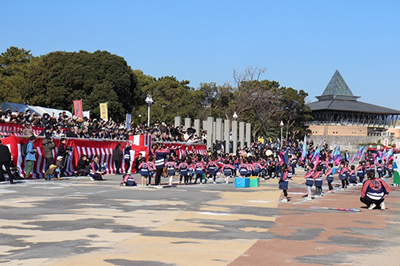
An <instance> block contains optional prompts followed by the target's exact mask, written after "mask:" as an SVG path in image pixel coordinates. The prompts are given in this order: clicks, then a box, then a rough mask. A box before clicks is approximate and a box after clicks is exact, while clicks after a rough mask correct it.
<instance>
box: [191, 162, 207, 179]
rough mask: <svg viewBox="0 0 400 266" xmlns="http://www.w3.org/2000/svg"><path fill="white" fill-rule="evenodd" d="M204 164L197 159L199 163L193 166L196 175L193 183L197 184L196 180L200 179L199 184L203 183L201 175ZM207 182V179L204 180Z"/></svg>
mask: <svg viewBox="0 0 400 266" xmlns="http://www.w3.org/2000/svg"><path fill="white" fill-rule="evenodd" d="M204 170H205V167H204V163H203V160H202V158H199V161H198V162H197V163H195V165H194V171H195V173H196V179H195V180H194V183H195V184H197V179H200V183H199V184H202V183H203V175H204ZM206 182H207V179H206V180H205V183H206Z"/></svg>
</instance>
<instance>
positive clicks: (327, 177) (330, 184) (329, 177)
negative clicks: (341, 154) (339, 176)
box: [325, 163, 334, 193]
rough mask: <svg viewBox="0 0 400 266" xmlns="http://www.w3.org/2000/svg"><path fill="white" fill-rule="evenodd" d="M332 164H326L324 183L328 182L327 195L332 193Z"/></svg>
mask: <svg viewBox="0 0 400 266" xmlns="http://www.w3.org/2000/svg"><path fill="white" fill-rule="evenodd" d="M332 168H333V163H328V169H327V170H326V172H325V175H326V181H328V191H327V193H332V192H333V191H334V190H333V186H332V182H333V178H334V177H333V169H332Z"/></svg>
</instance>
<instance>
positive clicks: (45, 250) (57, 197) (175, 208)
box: [0, 172, 400, 266]
mask: <svg viewBox="0 0 400 266" xmlns="http://www.w3.org/2000/svg"><path fill="white" fill-rule="evenodd" d="M106 178H107V180H104V181H91V180H90V179H89V178H88V177H79V178H75V177H70V178H65V179H64V180H61V181H58V180H57V181H44V180H22V181H19V182H18V183H17V184H14V185H10V184H9V183H7V182H1V183H0V199H1V200H0V206H1V208H0V221H1V222H0V264H4V265H228V264H229V265H377V264H379V265H380V266H382V265H398V264H399V263H398V262H399V261H400V255H399V254H400V252H398V251H399V248H398V245H399V243H400V234H399V233H400V230H399V229H398V225H399V223H400V216H399V213H400V201H399V198H400V193H399V191H398V189H397V188H393V191H392V193H391V194H390V195H389V197H388V199H387V204H386V206H387V210H385V211H382V210H372V211H370V210H367V209H366V208H361V207H362V204H361V203H360V202H359V194H360V193H359V191H360V188H361V187H349V188H348V189H347V190H345V191H337V192H335V193H331V194H326V195H325V196H324V197H323V198H317V199H314V200H312V201H305V200H303V196H304V195H305V191H306V188H305V186H304V185H303V183H304V179H303V177H302V173H301V172H300V175H296V176H295V177H294V179H293V180H292V181H291V182H290V189H289V197H291V200H290V201H289V202H288V203H280V202H279V198H280V195H281V191H280V190H278V188H277V187H278V185H277V179H272V180H266V181H261V184H260V187H259V188H245V189H237V188H234V184H233V183H232V182H233V180H231V183H230V184H225V183H223V179H220V180H219V181H220V183H219V184H203V185H187V186H182V185H178V186H175V187H165V188H161V189H156V188H152V187H151V188H150V187H135V188H132V187H120V186H119V183H120V182H121V179H122V178H121V176H106ZM164 181H166V180H164ZM176 182H177V180H176ZM388 183H390V181H388ZM324 190H325V189H324ZM315 207H335V208H338V207H342V208H358V209H361V212H349V211H337V210H325V209H317V208H315Z"/></svg>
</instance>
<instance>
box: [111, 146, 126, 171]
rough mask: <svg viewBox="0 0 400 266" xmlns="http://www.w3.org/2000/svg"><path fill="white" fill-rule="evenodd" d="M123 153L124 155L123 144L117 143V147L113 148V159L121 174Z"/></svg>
mask: <svg viewBox="0 0 400 266" xmlns="http://www.w3.org/2000/svg"><path fill="white" fill-rule="evenodd" d="M122 155H124V154H123V153H122V151H121V144H119V143H118V144H117V146H116V147H115V149H114V150H113V161H114V162H115V168H116V169H117V170H116V173H115V174H117V175H120V174H121V172H120V168H121V162H122Z"/></svg>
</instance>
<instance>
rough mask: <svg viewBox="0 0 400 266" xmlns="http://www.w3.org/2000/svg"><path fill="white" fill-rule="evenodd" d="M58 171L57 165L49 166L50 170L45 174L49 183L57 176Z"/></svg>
mask: <svg viewBox="0 0 400 266" xmlns="http://www.w3.org/2000/svg"><path fill="white" fill-rule="evenodd" d="M56 169H57V165H55V164H51V165H50V166H49V169H47V171H46V173H44V177H45V178H46V180H47V181H49V180H50V179H52V178H53V177H54V176H55V174H56Z"/></svg>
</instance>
